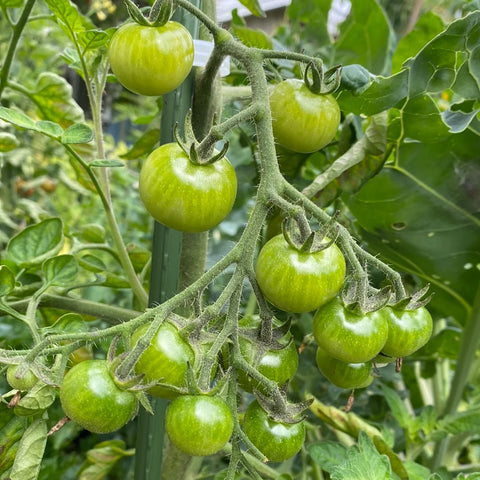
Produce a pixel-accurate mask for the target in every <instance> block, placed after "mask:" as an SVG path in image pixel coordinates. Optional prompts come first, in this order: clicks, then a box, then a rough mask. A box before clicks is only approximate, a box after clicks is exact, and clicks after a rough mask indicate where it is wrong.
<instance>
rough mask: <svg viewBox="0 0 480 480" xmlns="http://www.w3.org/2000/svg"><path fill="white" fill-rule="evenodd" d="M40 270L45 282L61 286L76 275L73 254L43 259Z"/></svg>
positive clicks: (76, 266)
mask: <svg viewBox="0 0 480 480" xmlns="http://www.w3.org/2000/svg"><path fill="white" fill-rule="evenodd" d="M42 270H43V273H44V275H45V282H46V283H47V284H49V285H51V286H57V287H63V286H65V284H68V283H70V282H72V281H73V280H74V279H75V277H76V276H77V274H78V264H77V261H76V260H75V257H74V256H73V255H58V256H56V257H52V258H48V259H47V260H45V261H44V262H43V265H42Z"/></svg>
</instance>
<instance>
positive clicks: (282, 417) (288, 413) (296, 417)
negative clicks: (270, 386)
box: [253, 382, 313, 424]
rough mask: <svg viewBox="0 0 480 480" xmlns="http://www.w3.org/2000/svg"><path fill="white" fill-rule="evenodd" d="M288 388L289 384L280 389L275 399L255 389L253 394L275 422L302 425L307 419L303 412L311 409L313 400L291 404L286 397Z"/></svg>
mask: <svg viewBox="0 0 480 480" xmlns="http://www.w3.org/2000/svg"><path fill="white" fill-rule="evenodd" d="M287 388H288V382H287V383H286V384H285V385H282V386H281V387H279V395H275V396H273V397H268V396H266V395H264V394H263V393H261V392H259V391H258V390H255V389H254V390H253V394H254V395H255V398H256V400H257V402H258V403H259V404H260V406H261V407H262V408H263V410H265V412H267V414H268V416H269V417H270V418H271V419H272V420H273V421H275V422H278V423H285V424H294V423H300V422H302V421H303V420H304V419H305V415H303V412H305V410H307V409H308V408H309V407H310V405H311V404H312V402H313V398H310V399H308V400H304V401H302V402H298V403H289V402H288V401H287V397H286V391H287Z"/></svg>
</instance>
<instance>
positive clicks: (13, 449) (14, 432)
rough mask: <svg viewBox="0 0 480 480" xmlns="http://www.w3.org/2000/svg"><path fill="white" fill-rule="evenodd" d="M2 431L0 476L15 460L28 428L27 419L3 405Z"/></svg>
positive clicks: (0, 431) (0, 434)
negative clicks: (20, 442) (20, 441)
mask: <svg viewBox="0 0 480 480" xmlns="http://www.w3.org/2000/svg"><path fill="white" fill-rule="evenodd" d="M0 412H1V413H0V415H1V424H2V426H1V429H0V474H3V473H4V472H6V471H7V470H8V469H9V468H10V467H11V466H12V465H13V462H14V460H15V456H16V454H17V450H18V444H19V440H20V439H21V438H22V435H23V432H24V430H25V428H26V419H25V418H24V417H18V416H17V415H15V414H14V412H13V409H11V408H7V406H6V405H5V404H2V407H1V410H0Z"/></svg>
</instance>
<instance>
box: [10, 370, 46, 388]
mask: <svg viewBox="0 0 480 480" xmlns="http://www.w3.org/2000/svg"><path fill="white" fill-rule="evenodd" d="M19 367H20V365H9V366H8V368H7V382H8V384H9V385H10V386H11V387H12V388H13V389H15V390H30V389H31V388H32V387H33V386H34V385H35V384H36V383H37V381H38V378H37V376H36V375H35V374H34V373H33V372H32V371H31V370H30V369H28V370H27V371H26V372H25V373H24V374H23V375H22V376H21V377H20V378H17V377H16V376H15V374H16V373H17V370H18V368H19Z"/></svg>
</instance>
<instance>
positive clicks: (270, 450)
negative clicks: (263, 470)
mask: <svg viewBox="0 0 480 480" xmlns="http://www.w3.org/2000/svg"><path fill="white" fill-rule="evenodd" d="M243 430H244V432H245V434H246V435H247V437H248V438H249V439H250V441H251V442H252V443H253V444H254V445H255V446H256V447H257V448H258V449H259V450H260V451H261V452H262V453H263V454H264V455H265V456H266V457H267V459H268V460H269V461H271V462H283V461H284V460H287V459H289V458H291V457H293V456H294V455H295V454H296V453H298V451H299V450H300V449H301V448H302V445H303V442H304V441H305V424H304V422H303V420H302V421H301V422H299V423H281V422H276V421H275V420H272V419H271V418H270V417H269V416H268V413H267V412H266V411H265V410H264V409H263V408H262V407H261V406H260V404H259V403H258V402H257V401H256V400H254V401H253V402H252V403H251V404H250V405H249V406H248V408H247V411H246V412H245V418H244V422H243Z"/></svg>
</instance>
